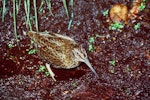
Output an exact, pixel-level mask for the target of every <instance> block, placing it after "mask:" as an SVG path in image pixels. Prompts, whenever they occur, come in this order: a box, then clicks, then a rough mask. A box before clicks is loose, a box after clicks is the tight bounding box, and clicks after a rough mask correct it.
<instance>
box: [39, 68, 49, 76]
mask: <svg viewBox="0 0 150 100" xmlns="http://www.w3.org/2000/svg"><path fill="white" fill-rule="evenodd" d="M38 72H40V73H41V72H45V75H46V76H49V75H50V73H49V72H48V71H47V69H46V67H45V66H44V65H40V68H39V69H38Z"/></svg>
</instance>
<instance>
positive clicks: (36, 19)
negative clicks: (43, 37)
mask: <svg viewBox="0 0 150 100" xmlns="http://www.w3.org/2000/svg"><path fill="white" fill-rule="evenodd" d="M33 5H34V14H35V25H36V31H37V32H38V31H39V30H38V17H37V10H36V0H33Z"/></svg>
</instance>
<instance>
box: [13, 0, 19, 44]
mask: <svg viewBox="0 0 150 100" xmlns="http://www.w3.org/2000/svg"><path fill="white" fill-rule="evenodd" d="M16 14H17V13H16V1H15V0H13V21H14V35H15V38H16V41H17V45H19V43H18V35H17V24H16Z"/></svg>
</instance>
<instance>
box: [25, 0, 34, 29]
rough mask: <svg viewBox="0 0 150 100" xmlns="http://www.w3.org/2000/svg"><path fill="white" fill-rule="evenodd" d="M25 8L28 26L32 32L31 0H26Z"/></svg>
mask: <svg viewBox="0 0 150 100" xmlns="http://www.w3.org/2000/svg"><path fill="white" fill-rule="evenodd" d="M24 8H25V13H26V24H27V25H28V26H29V28H30V31H32V26H31V22H30V0H24Z"/></svg>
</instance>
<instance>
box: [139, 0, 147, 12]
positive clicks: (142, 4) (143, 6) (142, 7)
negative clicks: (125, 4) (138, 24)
mask: <svg viewBox="0 0 150 100" xmlns="http://www.w3.org/2000/svg"><path fill="white" fill-rule="evenodd" d="M146 1H147V0H143V1H142V3H141V5H140V6H139V9H140V10H141V11H143V10H144V9H145V7H146Z"/></svg>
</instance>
